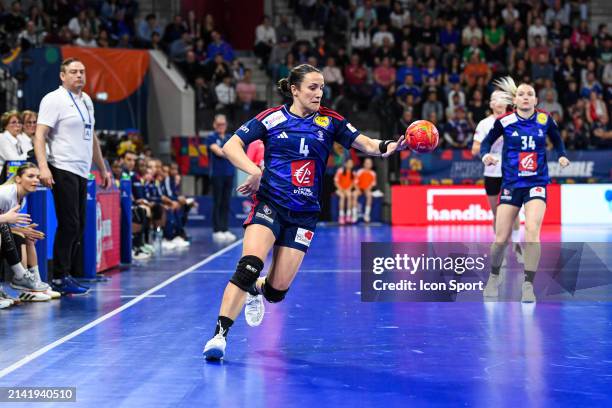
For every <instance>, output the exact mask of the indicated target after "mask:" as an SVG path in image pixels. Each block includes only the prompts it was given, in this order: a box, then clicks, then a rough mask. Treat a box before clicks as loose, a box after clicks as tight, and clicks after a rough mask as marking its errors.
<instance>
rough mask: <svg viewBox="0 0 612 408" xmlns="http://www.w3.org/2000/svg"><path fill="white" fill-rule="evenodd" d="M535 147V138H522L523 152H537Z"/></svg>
mask: <svg viewBox="0 0 612 408" xmlns="http://www.w3.org/2000/svg"><path fill="white" fill-rule="evenodd" d="M535 147H536V146H535V140H533V136H521V150H527V149H530V150H535Z"/></svg>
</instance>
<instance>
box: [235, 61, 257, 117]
mask: <svg viewBox="0 0 612 408" xmlns="http://www.w3.org/2000/svg"><path fill="white" fill-rule="evenodd" d="M252 75H253V71H251V70H250V69H248V68H247V69H245V70H244V77H243V78H242V80H240V81H238V83H237V84H236V96H237V97H238V106H239V108H240V109H241V110H243V111H246V112H251V109H252V108H253V106H252V105H253V102H255V100H256V99H257V87H256V86H255V84H254V83H253V82H252V80H251V77H252ZM248 116H249V117H250V116H252V115H251V114H250V113H249V115H248Z"/></svg>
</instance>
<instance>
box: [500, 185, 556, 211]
mask: <svg viewBox="0 0 612 408" xmlns="http://www.w3.org/2000/svg"><path fill="white" fill-rule="evenodd" d="M531 200H542V201H544V202H546V186H534V187H521V188H507V187H502V189H501V192H500V193H499V204H510V205H513V206H515V207H519V208H520V207H521V206H522V205H523V204H525V203H526V202H529V201H531Z"/></svg>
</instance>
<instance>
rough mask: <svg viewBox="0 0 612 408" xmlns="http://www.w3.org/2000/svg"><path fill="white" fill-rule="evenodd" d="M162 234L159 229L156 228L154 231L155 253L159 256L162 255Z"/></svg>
mask: <svg viewBox="0 0 612 408" xmlns="http://www.w3.org/2000/svg"><path fill="white" fill-rule="evenodd" d="M163 236H164V234H163V233H162V230H161V227H157V229H156V230H155V253H156V254H157V255H158V256H159V255H161V253H162V239H163Z"/></svg>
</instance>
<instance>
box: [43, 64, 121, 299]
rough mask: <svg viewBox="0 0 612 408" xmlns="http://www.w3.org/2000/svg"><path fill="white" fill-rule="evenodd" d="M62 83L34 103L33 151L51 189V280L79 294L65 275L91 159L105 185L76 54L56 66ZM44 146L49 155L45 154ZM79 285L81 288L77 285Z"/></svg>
mask: <svg viewBox="0 0 612 408" xmlns="http://www.w3.org/2000/svg"><path fill="white" fill-rule="evenodd" d="M60 79H61V80H62V85H61V86H60V87H59V88H58V89H56V90H55V91H52V92H49V93H48V94H47V95H45V97H44V98H43V99H42V101H41V102H40V109H39V110H38V123H37V125H36V134H35V136H34V153H35V155H36V160H37V161H38V167H39V168H40V182H41V183H42V184H43V185H45V186H47V187H51V188H53V199H54V202H55V211H56V215H57V231H56V234H55V243H54V246H53V281H52V283H53V285H54V286H55V287H56V290H58V291H60V292H63V293H68V294H84V293H86V292H87V288H84V287H82V286H81V290H79V289H78V287H76V282H75V281H74V280H73V279H72V277H71V276H70V273H71V272H73V271H74V270H75V269H76V268H75V265H76V263H77V262H79V261H80V259H81V258H80V256H79V254H80V251H79V246H80V244H81V241H82V239H83V229H84V227H85V205H86V200H87V179H88V176H89V170H90V168H91V161H92V159H93V161H94V162H95V164H96V166H97V167H98V168H99V169H105V170H104V171H102V172H101V176H102V187H104V188H106V187H108V186H109V185H110V183H111V180H110V175H109V173H108V171H107V170H106V168H105V165H104V158H103V157H102V151H101V150H100V143H99V141H98V138H97V136H96V134H95V133H94V124H95V119H94V108H93V103H92V101H91V98H90V97H89V95H87V94H86V93H84V92H83V91H82V90H83V87H84V86H85V66H84V65H83V63H82V62H81V61H79V60H78V59H76V58H68V59H66V60H64V61H63V62H62V64H61V67H60ZM45 142H47V143H48V145H49V157H47V155H46V153H45ZM83 288H84V289H85V290H82V289H83Z"/></svg>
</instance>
